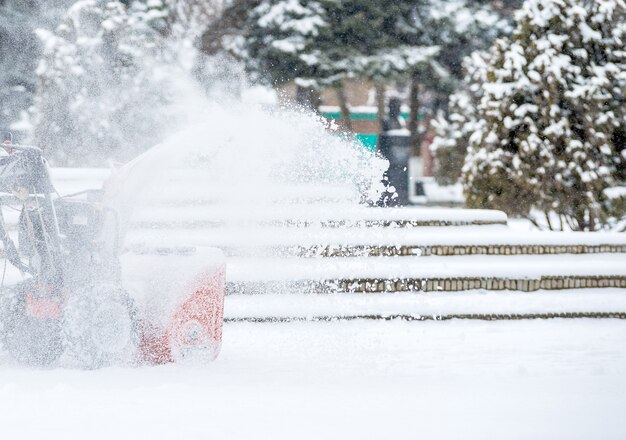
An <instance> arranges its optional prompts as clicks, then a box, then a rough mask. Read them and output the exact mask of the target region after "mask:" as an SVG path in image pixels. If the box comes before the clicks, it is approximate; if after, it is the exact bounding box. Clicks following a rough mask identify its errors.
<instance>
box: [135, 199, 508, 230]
mask: <svg viewBox="0 0 626 440" xmlns="http://www.w3.org/2000/svg"><path fill="white" fill-rule="evenodd" d="M174 212H175V215H173V213H174ZM132 222H133V227H135V228H150V229H164V228H167V229H170V228H184V229H204V228H210V227H221V226H227V227H237V226H246V227H254V226H259V225H260V226H264V227H279V228H370V227H391V228H411V227H422V226H482V225H506V223H507V216H506V214H504V213H503V212H501V211H493V210H485V209H452V208H375V207H367V206H363V205H361V206H358V205H357V206H352V205H342V204H328V203H325V204H311V205H307V204H297V205H293V204H291V205H282V204H276V205H273V206H271V207H268V206H267V205H265V206H263V207H261V206H257V205H256V204H255V201H252V200H251V201H250V203H249V204H248V205H246V206H245V209H244V208H242V207H241V206H230V205H228V204H226V205H220V206H202V205H200V206H199V205H194V204H189V205H188V206H186V207H185V208H183V209H173V208H172V207H171V206H148V207H142V209H140V210H137V212H136V213H135V214H134V216H133V219H132Z"/></svg>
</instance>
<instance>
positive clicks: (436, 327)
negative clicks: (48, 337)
mask: <svg viewBox="0 0 626 440" xmlns="http://www.w3.org/2000/svg"><path fill="white" fill-rule="evenodd" d="M625 340H626V322H625V321H620V320H610V319H608V320H587V319H580V320H560V319H554V320H547V321H508V322H476V321H446V322H432V321H431V322H411V323H407V322H364V321H358V322H335V323H291V324H232V323H231V324H228V325H227V326H226V327H225V332H224V348H223V352H222V355H221V356H220V358H218V360H217V361H216V362H215V363H213V364H210V365H206V366H204V365H167V366H163V367H143V368H139V369H118V368H112V369H104V370H98V371H74V370H67V369H54V370H32V369H25V368H23V367H17V366H12V365H11V364H10V361H9V360H7V359H2V362H0V365H1V366H0V438H3V439H5V438H6V439H35V438H37V439H40V438H64V439H85V438H89V439H106V440H110V439H117V440H121V439H133V440H134V439H151V440H152V439H173V438H176V439H185V440H194V439H251V438H258V439H320V438H325V439H330V438H359V439H383V438H389V439H416V438H433V439H453V438H454V439H489V438H506V439H530V438H532V439H590V438H598V439H600V438H601V439H621V438H624V437H623V435H624V432H626V419H625V418H624V417H623V409H624V407H625V406H626V344H624V341H625Z"/></svg>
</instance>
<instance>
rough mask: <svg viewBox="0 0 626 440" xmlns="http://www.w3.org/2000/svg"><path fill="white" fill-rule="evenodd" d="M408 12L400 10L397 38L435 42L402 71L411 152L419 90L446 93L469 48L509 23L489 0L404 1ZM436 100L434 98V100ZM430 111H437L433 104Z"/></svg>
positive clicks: (414, 142) (416, 150)
mask: <svg viewBox="0 0 626 440" xmlns="http://www.w3.org/2000/svg"><path fill="white" fill-rule="evenodd" d="M407 3H408V5H409V6H410V8H409V10H408V13H405V14H404V15H402V16H400V17H399V19H398V26H397V38H399V40H400V41H401V42H402V43H403V44H408V45H410V46H413V47H436V48H437V49H438V51H437V53H436V55H435V56H433V57H431V59H429V60H428V62H423V63H417V64H416V65H415V66H413V68H412V69H410V70H408V71H407V72H406V76H407V77H408V78H409V79H410V82H411V87H410V92H409V106H410V108H411V115H410V119H409V130H410V131H411V135H412V140H411V144H412V147H413V154H414V155H418V154H419V149H420V144H421V139H420V136H419V134H418V126H417V124H418V123H417V116H418V114H419V113H420V112H421V110H423V103H422V102H421V101H422V100H421V99H420V97H421V95H422V92H423V91H425V90H428V91H430V92H431V93H432V94H433V95H435V96H437V95H439V96H444V97H445V96H448V95H450V94H451V93H452V92H453V91H454V90H455V88H456V87H457V83H458V82H459V80H460V79H461V77H462V73H463V72H462V61H463V59H464V58H465V57H466V56H468V55H469V54H470V53H472V52H474V51H476V50H481V49H483V48H486V47H488V46H489V44H490V43H491V42H492V41H493V40H494V39H495V38H496V37H497V36H499V35H502V34H503V33H507V32H508V31H509V28H510V25H509V23H508V21H507V20H506V19H505V18H504V17H503V16H502V14H500V13H499V12H498V11H497V10H496V9H495V8H494V7H493V5H492V4H491V3H489V2H484V1H477V0H417V1H410V0H409V1H407ZM439 101H440V100H437V102H439ZM436 107H437V106H435V108H431V109H430V111H431V112H433V111H437V110H439V109H438V108H436Z"/></svg>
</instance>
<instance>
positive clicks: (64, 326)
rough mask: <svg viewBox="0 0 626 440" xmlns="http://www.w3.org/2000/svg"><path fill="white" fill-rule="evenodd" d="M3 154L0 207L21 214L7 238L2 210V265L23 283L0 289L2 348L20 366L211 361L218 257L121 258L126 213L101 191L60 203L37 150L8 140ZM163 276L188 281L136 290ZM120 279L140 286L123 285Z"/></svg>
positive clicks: (216, 333) (219, 287)
mask: <svg viewBox="0 0 626 440" xmlns="http://www.w3.org/2000/svg"><path fill="white" fill-rule="evenodd" d="M0 153H2V155H1V156H0V208H14V209H16V210H18V211H19V220H18V226H17V234H15V233H14V232H13V233H11V234H10V233H9V231H8V230H7V226H6V225H5V221H4V214H3V212H2V211H4V210H0V240H1V241H2V243H3V245H4V257H5V259H6V261H8V262H9V263H11V265H13V266H14V267H16V268H17V269H19V271H21V272H22V274H23V278H24V281H22V282H21V283H19V284H17V285H12V286H2V288H1V290H0V345H1V346H3V347H4V348H5V349H6V350H7V351H8V352H9V353H10V354H11V355H12V356H13V357H14V358H15V359H16V360H17V361H18V362H20V363H24V364H28V365H37V366H45V365H50V364H52V363H54V362H55V361H56V360H57V359H59V358H60V357H61V356H62V355H64V356H67V357H68V359H71V362H77V363H78V365H79V366H81V367H85V368H99V367H103V366H107V365H111V364H119V363H122V364H133V363H135V362H149V363H165V362H171V361H174V360H179V359H183V358H186V357H188V356H190V355H191V354H193V353H195V352H200V353H204V355H202V357H203V358H204V359H214V358H215V357H216V356H217V354H218V353H219V350H220V347H221V337H222V322H223V305H224V284H225V283H224V266H223V255H222V254H221V252H220V251H218V250H210V251H208V252H209V253H210V255H208V257H210V258H209V260H208V262H207V260H203V258H204V257H207V255H206V253H204V254H203V253H202V252H198V251H197V250H196V249H193V248H192V249H188V250H187V251H186V252H185V255H182V256H179V257H180V258H174V257H176V256H177V253H178V252H177V251H171V250H162V249H161V250H158V251H152V250H147V251H146V250H144V251H143V252H139V253H136V254H135V255H133V254H128V253H127V254H122V252H121V251H122V249H123V243H122V237H123V234H120V229H121V226H122V225H121V224H120V223H121V220H120V218H121V217H124V216H125V217H128V213H124V216H120V213H119V212H118V211H117V210H116V209H114V208H112V207H110V206H107V203H106V200H110V199H111V197H110V195H109V196H107V194H106V189H104V190H88V191H83V192H80V193H77V194H73V195H70V196H65V197H61V196H59V195H58V194H57V193H56V191H55V189H54V187H53V185H52V181H51V178H50V173H49V169H48V166H47V163H46V161H45V159H44V158H43V155H42V151H41V150H40V149H38V148H36V147H29V146H22V145H14V144H11V143H9V142H5V144H2V145H0ZM118 183H119V182H118ZM104 188H107V185H106V184H105V186H104ZM15 235H17V239H18V244H17V245H16V243H15V241H14V238H15ZM121 254H122V255H121ZM155 254H156V255H155ZM120 255H121V257H120ZM5 264H6V263H5ZM163 264H165V266H167V271H166V272H164V266H162V265H163ZM179 266H181V267H179ZM5 271H6V268H5ZM164 273H180V274H184V276H185V277H186V279H184V280H183V279H180V278H179V279H177V281H176V282H173V281H168V282H160V283H159V288H161V289H162V288H163V287H164V286H167V287H168V288H170V289H172V291H169V292H163V291H160V292H157V290H159V289H156V288H153V289H151V291H148V292H141V289H142V288H144V287H145V288H150V287H151V286H150V285H149V284H150V283H147V282H146V280H158V279H159V277H160V276H161V275H163V274H164ZM174 278H176V277H174ZM127 280H129V281H128V282H130V283H131V284H132V287H133V289H136V288H137V287H138V286H139V289H137V291H134V290H133V289H128V288H126V285H125V281H127ZM3 281H4V277H3ZM138 292H139V293H138ZM155 292H156V293H159V295H156V296H153V297H151V296H150V295H151V294H152V293H155ZM133 294H134V295H133ZM163 303H167V306H164V304H163ZM155 304H158V305H159V307H155V306H154V305H155ZM142 307H143V308H142ZM155 310H160V314H158V313H156V312H155Z"/></svg>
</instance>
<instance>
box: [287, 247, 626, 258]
mask: <svg viewBox="0 0 626 440" xmlns="http://www.w3.org/2000/svg"><path fill="white" fill-rule="evenodd" d="M294 252H295V254H296V255H297V256H300V257H317V256H320V257H333V258H338V257H414V256H423V257H425V256H431V255H432V256H460V255H555V254H599V253H626V244H598V245H576V244H566V245H562V244H558V245H557V244H494V245H429V246H420V245H401V246H370V245H355V246H351V245H347V246H331V245H327V246H323V245H320V246H312V247H306V246H298V247H297V248H296V249H295V251H294Z"/></svg>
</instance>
